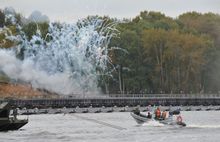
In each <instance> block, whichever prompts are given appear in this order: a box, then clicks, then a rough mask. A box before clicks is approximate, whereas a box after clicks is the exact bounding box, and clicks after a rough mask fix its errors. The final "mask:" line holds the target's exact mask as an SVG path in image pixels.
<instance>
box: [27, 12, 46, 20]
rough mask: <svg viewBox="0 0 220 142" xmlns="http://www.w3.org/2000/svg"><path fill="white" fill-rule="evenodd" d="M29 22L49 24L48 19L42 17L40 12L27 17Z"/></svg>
mask: <svg viewBox="0 0 220 142" xmlns="http://www.w3.org/2000/svg"><path fill="white" fill-rule="evenodd" d="M28 20H29V21H32V22H37V23H38V22H40V23H41V22H49V21H50V20H49V18H48V17H47V16H46V15H43V14H42V13H41V12H40V11H33V12H32V13H31V15H30V16H29V17H28Z"/></svg>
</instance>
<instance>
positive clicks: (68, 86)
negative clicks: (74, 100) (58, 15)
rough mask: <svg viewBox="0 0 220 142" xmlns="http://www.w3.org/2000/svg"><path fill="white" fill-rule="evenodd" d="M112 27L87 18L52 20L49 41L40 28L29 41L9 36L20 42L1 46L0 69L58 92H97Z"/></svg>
mask: <svg viewBox="0 0 220 142" xmlns="http://www.w3.org/2000/svg"><path fill="white" fill-rule="evenodd" d="M114 30H115V29H114V26H113V25H111V24H110V25H105V24H104V23H103V21H102V20H100V19H92V20H91V19H90V20H84V21H81V22H78V23H77V24H58V25H57V24H51V25H50V29H49V31H50V34H49V35H48V37H47V38H51V39H50V40H49V41H46V40H45V39H43V38H42V37H41V33H40V32H39V31H38V32H37V34H36V35H34V36H33V37H32V39H31V40H30V41H29V40H27V39H26V38H25V37H22V36H20V35H19V36H16V37H8V38H9V39H10V38H11V39H15V38H16V40H17V41H19V42H20V43H21V44H19V45H18V46H16V47H15V48H14V49H9V50H5V49H4V50H3V49H1V50H0V70H2V71H3V72H4V73H5V74H7V75H8V76H9V77H10V78H12V79H15V80H22V81H25V82H28V83H31V84H32V86H33V87H35V88H44V89H47V90H49V91H53V92H57V93H59V94H66V95H70V94H71V95H72V94H82V93H83V94H84V93H90V94H92V93H97V92H99V88H98V86H97V80H98V78H99V76H100V74H103V73H104V74H108V70H107V65H108V63H110V60H109V57H108V51H109V48H108V43H109V40H110V38H111V37H112V36H113V32H114ZM21 35H22V34H21ZM17 56H22V58H23V59H22V60H21V59H18V58H17Z"/></svg>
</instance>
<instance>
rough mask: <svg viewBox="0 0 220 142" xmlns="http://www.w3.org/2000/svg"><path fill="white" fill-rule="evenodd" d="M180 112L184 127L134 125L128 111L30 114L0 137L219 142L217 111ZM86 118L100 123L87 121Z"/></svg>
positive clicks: (13, 140)
mask: <svg viewBox="0 0 220 142" xmlns="http://www.w3.org/2000/svg"><path fill="white" fill-rule="evenodd" d="M182 115H183V117H184V120H185V122H186V124H187V127H185V128H179V127H174V126H166V125H161V124H158V123H157V122H151V123H148V124H143V125H137V124H136V122H135V121H134V120H133V118H132V117H131V116H130V114H129V113H128V112H125V113H120V112H114V113H87V114H66V115H63V114H42V115H32V116H29V120H30V121H29V124H27V125H26V126H24V127H23V128H22V129H21V130H19V131H10V132H2V133H0V140H1V142H18V141H21V142H29V141H32V142H39V141H40V142H58V141H74V142H82V141H83V142H103V141H107V142H134V141H135V142H146V141H157V142H160V141H169V142H177V141H178V142H185V141H187V142H198V141H199V142H201V141H204V142H207V141H208V142H211V141H213V142H217V141H219V139H220V135H219V132H220V113H219V112H217V111H199V112H198V111H191V112H182ZM87 118H88V119H90V120H95V121H97V122H102V123H97V122H95V121H89V120H88V119H87ZM103 124H106V125H103ZM108 125H112V126H115V127H116V128H117V127H120V128H123V129H116V128H114V127H110V126H108Z"/></svg>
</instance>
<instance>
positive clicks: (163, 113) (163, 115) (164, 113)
mask: <svg viewBox="0 0 220 142" xmlns="http://www.w3.org/2000/svg"><path fill="white" fill-rule="evenodd" d="M166 117H167V112H166V111H163V112H162V118H163V120H165V119H166Z"/></svg>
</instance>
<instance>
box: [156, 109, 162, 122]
mask: <svg viewBox="0 0 220 142" xmlns="http://www.w3.org/2000/svg"><path fill="white" fill-rule="evenodd" d="M160 115H161V112H160V108H159V107H158V108H157V109H156V111H155V118H156V119H159V118H160Z"/></svg>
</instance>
